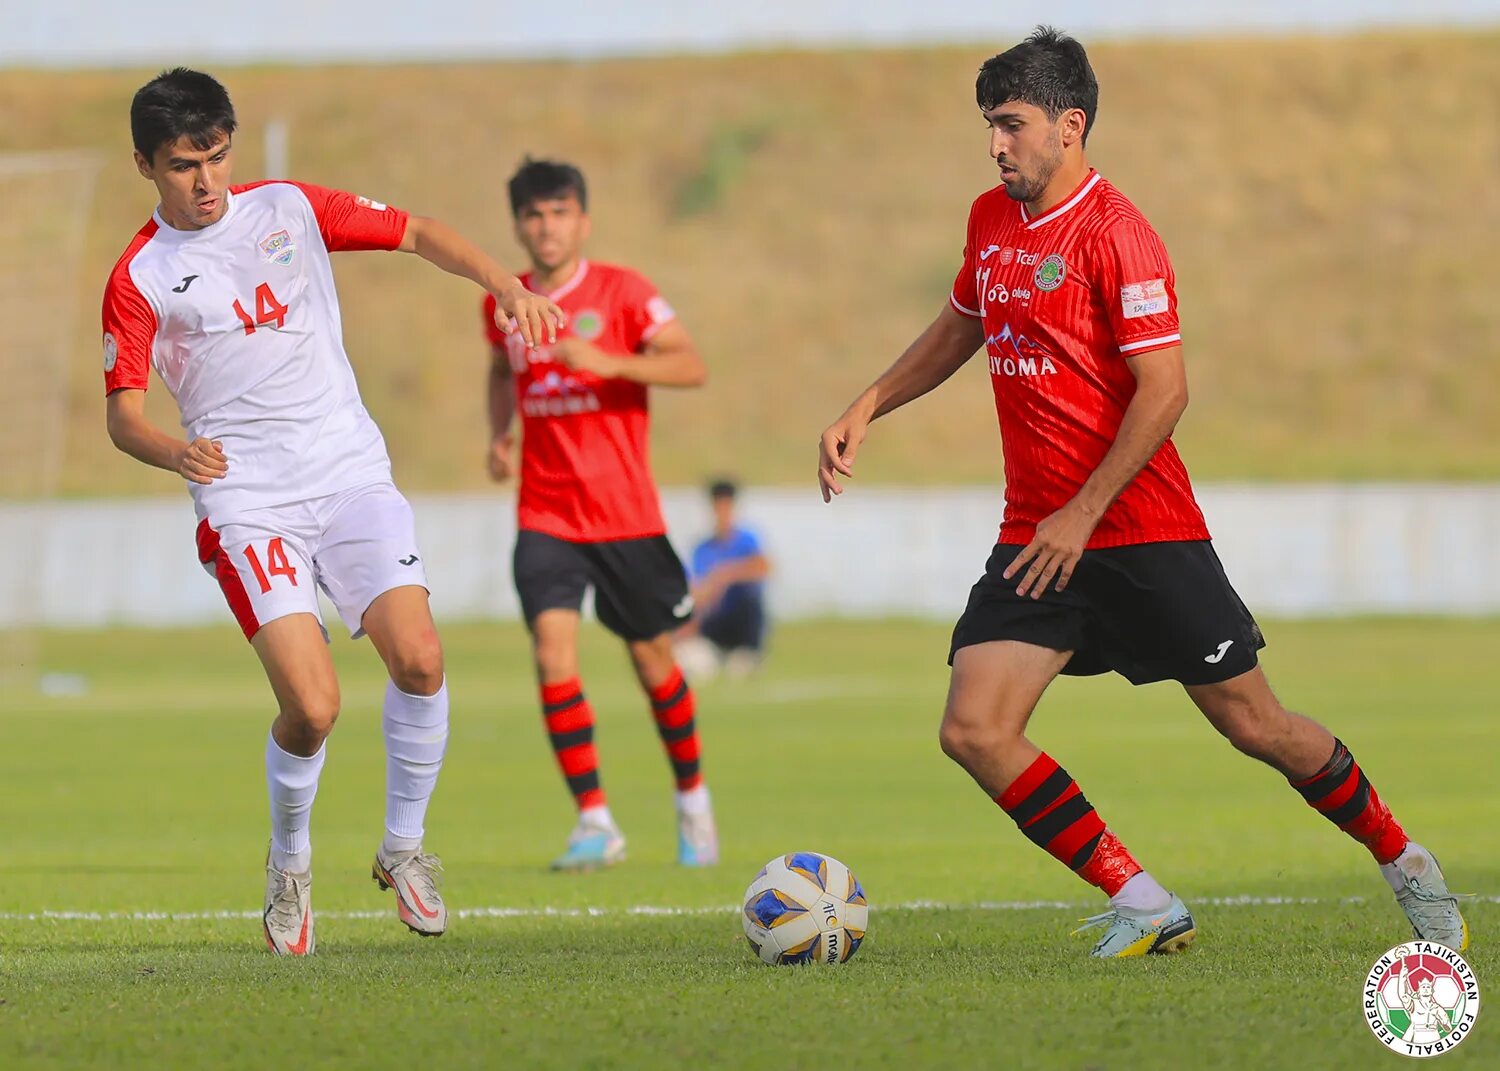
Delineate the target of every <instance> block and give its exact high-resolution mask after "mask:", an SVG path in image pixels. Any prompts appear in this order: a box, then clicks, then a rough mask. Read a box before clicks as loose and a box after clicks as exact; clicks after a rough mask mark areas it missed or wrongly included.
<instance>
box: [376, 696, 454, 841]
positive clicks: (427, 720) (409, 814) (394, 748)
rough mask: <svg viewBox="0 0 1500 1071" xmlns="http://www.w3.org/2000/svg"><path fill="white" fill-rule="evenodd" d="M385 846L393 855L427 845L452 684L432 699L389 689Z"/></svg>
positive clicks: (445, 741)
mask: <svg viewBox="0 0 1500 1071" xmlns="http://www.w3.org/2000/svg"><path fill="white" fill-rule="evenodd" d="M381 727H382V728H383V729H384V730H385V843H384V848H385V850H386V851H387V852H410V851H415V850H416V849H418V848H420V847H421V846H422V832H423V823H424V822H425V820H426V818H427V804H428V802H429V801H431V799H432V790H433V789H434V788H435V787H437V778H438V771H439V770H440V769H442V767H443V752H444V751H445V750H446V749H447V746H448V682H447V681H446V680H445V681H444V682H443V684H442V686H441V687H440V688H438V690H437V691H436V692H435V693H433V694H432V695H407V694H406V693H405V692H403V691H402V690H401V689H400V688H397V687H396V685H395V682H394V681H387V682H386V686H385V709H384V712H383V714H382V717H381Z"/></svg>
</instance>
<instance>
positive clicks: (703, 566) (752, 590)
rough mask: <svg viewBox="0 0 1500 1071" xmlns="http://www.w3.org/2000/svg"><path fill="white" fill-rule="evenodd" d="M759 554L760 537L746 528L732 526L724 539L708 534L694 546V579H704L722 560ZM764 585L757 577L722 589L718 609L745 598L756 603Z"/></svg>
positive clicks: (730, 606) (729, 606)
mask: <svg viewBox="0 0 1500 1071" xmlns="http://www.w3.org/2000/svg"><path fill="white" fill-rule="evenodd" d="M760 553H762V551H761V546H760V539H759V538H758V537H757V536H756V534H755V533H754V532H752V531H750V529H748V528H732V529H730V531H729V535H728V537H727V538H725V539H717V538H715V537H713V536H710V537H709V538H707V539H705V540H704V541H703V542H701V543H699V544H698V545H697V546H696V547H695V548H693V579H694V580H702V579H704V578H705V577H707V576H708V574H709V573H711V572H713V570H714V569H715V568H717V567H718V566H720V565H723V564H724V563H725V562H738V561H744V560H745V559H746V558H753V557H755V556H756V555H757V554H760ZM764 588H765V583H764V581H760V580H744V581H741V582H740V583H738V584H731V585H730V586H729V587H728V589H726V590H725V592H724V600H723V602H721V603H720V604H719V607H718V610H719V611H721V612H722V611H729V610H733V609H734V608H736V607H737V606H738V605H739V604H740V603H741V602H745V601H749V602H756V603H759V602H760V601H761V594H762V591H763V589H764Z"/></svg>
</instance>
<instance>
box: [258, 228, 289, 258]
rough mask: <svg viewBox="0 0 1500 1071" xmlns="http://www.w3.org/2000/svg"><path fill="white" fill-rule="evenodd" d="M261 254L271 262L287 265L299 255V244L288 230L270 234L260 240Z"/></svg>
mask: <svg viewBox="0 0 1500 1071" xmlns="http://www.w3.org/2000/svg"><path fill="white" fill-rule="evenodd" d="M259 244H260V253H261V256H263V257H265V258H266V261H267V262H268V263H270V264H280V265H283V266H285V265H287V264H290V263H291V262H292V258H293V257H295V256H296V255H297V244H296V243H295V242H293V241H292V236H291V235H290V234H288V233H287V232H286V231H277V232H276V233H274V234H268V235H266V237H264V238H262V239H261V240H260V243H259Z"/></svg>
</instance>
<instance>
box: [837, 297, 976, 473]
mask: <svg viewBox="0 0 1500 1071" xmlns="http://www.w3.org/2000/svg"><path fill="white" fill-rule="evenodd" d="M983 342H984V327H983V325H981V324H980V322H979V321H978V320H976V319H974V318H973V317H971V316H965V315H964V314H963V313H961V312H959V311H958V310H957V309H955V308H953V306H952V305H950V304H946V303H945V304H944V305H943V311H942V312H940V313H938V315H937V319H935V320H933V321H932V323H931V324H929V325H928V327H927V330H925V331H923V332H922V333H921V334H920V335H918V336H917V339H916V341H915V342H913V343H912V344H911V345H910V346H908V347H907V348H906V352H905V353H903V354H902V355H901V356H900V357H898V358H896V363H895V364H893V365H891V366H890V367H889V368H887V369H886V370H885V372H884V374H882V375H881V377H880V378H879V379H877V380H876V381H875V382H874V383H872V384H870V386H869V387H868V388H867V389H866V390H865V392H864V393H863V394H861V395H860V396H859V397H858V398H856V399H854V401H853V402H852V403H850V405H849V408H848V409H846V410H844V415H843V416H841V417H839V418H838V419H837V420H835V421H834V422H833V423H832V424H830V425H829V426H828V428H827V430H825V431H824V432H823V437H822V439H821V440H820V441H819V443H818V486H819V487H820V488H821V490H822V492H823V501H824V502H828V501H830V500H831V498H832V496H833V495H841V494H843V493H844V488H843V487H842V486H841V485H840V484H839V480H838V478H839V476H841V475H842V476H848V477H852V476H853V475H854V455H855V453H856V452H857V451H858V450H859V445H860V443H862V442H864V440H865V435H866V434H867V433H868V430H869V425H870V422H871V421H873V420H875V419H876V418H877V417H882V416H885V414H887V413H890V412H893V411H895V410H897V409H899V408H901V407H902V406H903V405H905V404H906V403H907V402H911V401H915V400H916V399H918V398H920V397H922V395H924V394H926V393H927V392H928V391H930V390H932V389H933V388H934V387H937V386H939V385H940V384H942V383H943V382H945V381H946V380H947V379H948V377H949V376H951V375H953V373H954V372H957V371H958V370H959V368H960V367H962V366H963V364H964V362H966V361H967V360H968V359H969V358H970V357H972V356H974V351H975V350H977V349H978V348H979V347H980V344H981V343H983Z"/></svg>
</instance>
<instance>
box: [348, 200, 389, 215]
mask: <svg viewBox="0 0 1500 1071" xmlns="http://www.w3.org/2000/svg"><path fill="white" fill-rule="evenodd" d="M354 203H355V204H357V205H359V207H360V208H369V209H373V210H374V211H376V212H384V211H385V209H386V206H385V205H383V204H381V203H380V202H379V201H374V200H371V199H370V198H368V197H356V198H355V199H354Z"/></svg>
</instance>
